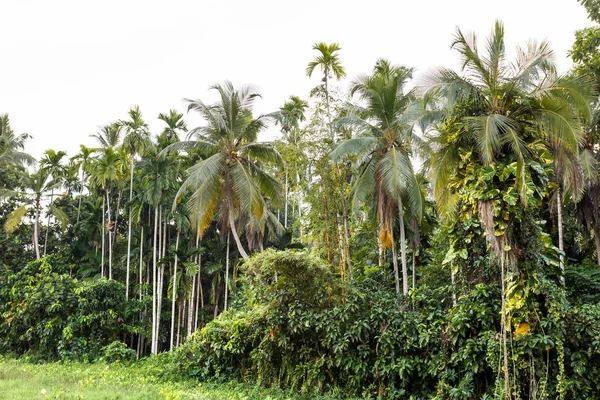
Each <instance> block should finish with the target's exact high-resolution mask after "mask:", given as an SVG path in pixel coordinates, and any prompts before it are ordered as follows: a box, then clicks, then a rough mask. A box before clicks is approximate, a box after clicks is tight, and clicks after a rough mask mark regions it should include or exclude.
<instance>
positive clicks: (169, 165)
mask: <svg viewBox="0 0 600 400" xmlns="http://www.w3.org/2000/svg"><path fill="white" fill-rule="evenodd" d="M140 170H141V172H142V176H143V179H144V188H145V189H144V200H145V201H146V203H147V204H150V205H151V206H152V207H153V209H154V233H153V249H152V345H151V348H152V353H153V354H156V353H157V352H158V329H159V318H160V298H159V297H160V296H161V294H162V290H161V285H160V277H159V273H158V271H157V262H158V260H159V259H160V258H161V253H160V251H161V249H160V248H159V246H158V244H159V240H160V238H159V235H158V234H159V223H162V220H161V218H160V216H161V214H162V211H161V210H162V206H163V205H164V204H165V203H166V202H167V201H169V200H170V201H172V198H171V199H169V198H166V195H167V194H169V193H168V191H169V189H170V187H172V186H173V185H174V184H176V183H177V176H178V174H179V169H178V164H177V159H176V158H175V157H173V156H171V155H169V154H168V153H167V152H164V153H163V152H161V153H158V154H157V153H156V152H155V151H153V152H150V153H149V154H147V155H146V157H144V158H143V159H142V161H141V162H140ZM157 251H158V254H157ZM161 268H162V267H161Z"/></svg>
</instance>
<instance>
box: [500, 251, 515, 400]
mask: <svg viewBox="0 0 600 400" xmlns="http://www.w3.org/2000/svg"><path fill="white" fill-rule="evenodd" d="M500 248H501V249H502V255H501V256H500V280H501V281H502V284H501V291H502V293H501V294H502V301H501V304H500V305H501V307H502V310H501V314H502V318H501V320H502V321H501V329H502V351H503V361H504V398H508V399H510V398H512V396H511V394H510V381H509V374H508V348H507V333H506V319H507V318H506V299H505V297H506V288H505V282H504V275H505V274H504V268H505V259H506V257H505V255H504V245H503V244H501V247H500Z"/></svg>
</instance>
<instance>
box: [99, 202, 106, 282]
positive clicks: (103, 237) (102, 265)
mask: <svg viewBox="0 0 600 400" xmlns="http://www.w3.org/2000/svg"><path fill="white" fill-rule="evenodd" d="M105 204H106V199H105V198H104V195H102V261H101V262H100V273H101V275H102V277H103V278H104V241H105V240H106V239H105V236H106V234H105V233H104V229H105V227H106V223H105V219H104V208H105Z"/></svg>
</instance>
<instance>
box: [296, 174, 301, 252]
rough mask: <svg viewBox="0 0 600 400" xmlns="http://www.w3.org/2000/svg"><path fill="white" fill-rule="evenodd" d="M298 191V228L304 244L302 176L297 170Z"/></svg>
mask: <svg viewBox="0 0 600 400" xmlns="http://www.w3.org/2000/svg"><path fill="white" fill-rule="evenodd" d="M296 190H298V227H299V228H300V229H299V234H300V237H299V238H298V240H300V243H302V191H301V190H300V175H299V174H298V169H296Z"/></svg>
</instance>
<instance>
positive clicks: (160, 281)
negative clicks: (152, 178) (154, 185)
mask: <svg viewBox="0 0 600 400" xmlns="http://www.w3.org/2000/svg"><path fill="white" fill-rule="evenodd" d="M159 218H160V220H161V221H162V219H163V218H162V206H161V207H160V211H159ZM162 234H163V240H162V251H161V253H160V254H161V255H160V258H163V257H164V256H165V254H166V248H167V222H166V221H165V222H164V228H163V230H162ZM164 279H165V264H164V263H161V264H160V266H159V274H158V297H157V298H156V352H157V353H158V345H159V338H160V317H161V314H162V300H163V296H162V294H163V289H164Z"/></svg>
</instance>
